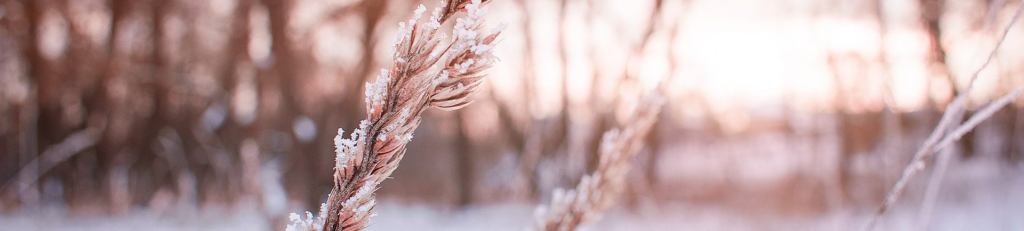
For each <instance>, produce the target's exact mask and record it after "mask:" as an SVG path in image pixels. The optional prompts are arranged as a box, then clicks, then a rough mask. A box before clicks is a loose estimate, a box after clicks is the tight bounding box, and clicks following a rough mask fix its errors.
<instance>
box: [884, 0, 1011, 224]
mask: <svg viewBox="0 0 1024 231" xmlns="http://www.w3.org/2000/svg"><path fill="white" fill-rule="evenodd" d="M1022 12H1024V5H1022V6H1020V7H1018V8H1017V11H1016V13H1014V15H1013V18H1012V19H1011V21H1010V23H1009V25H1007V26H1006V28H1005V29H1004V30H1003V31H1002V32H1003V33H1002V35H1001V37H1000V38H999V40H998V42H997V43H996V46H995V47H994V48H992V51H991V52H990V53H989V55H988V58H987V59H986V60H985V62H984V63H983V64H982V65H981V67H979V68H978V69H977V71H975V72H974V74H973V75H972V76H971V80H970V83H969V84H968V85H967V88H966V89H964V91H962V92H961V93H960V94H959V95H957V96H956V98H954V99H953V101H952V102H951V103H950V104H949V105H948V106H947V107H946V111H945V112H944V113H943V114H942V119H940V120H939V124H938V125H937V126H936V127H935V130H933V131H932V133H931V135H929V136H928V139H927V140H925V143H924V144H922V145H921V147H920V148H919V149H918V151H917V153H915V154H914V159H913V160H911V162H910V164H908V165H907V167H906V168H904V169H903V174H902V175H901V176H900V179H899V181H897V182H896V184H894V185H893V187H892V189H891V190H889V193H888V194H887V195H886V197H885V201H883V202H882V205H881V206H879V208H878V211H877V212H875V215H874V216H873V217H872V218H871V220H870V221H868V224H867V226H865V228H864V230H871V229H872V228H874V226H875V224H876V223H877V222H878V219H879V218H881V216H882V215H883V214H885V212H886V211H888V209H889V208H891V207H892V205H893V204H895V203H896V201H897V200H899V197H900V195H901V194H902V193H903V190H904V189H905V188H906V186H907V183H909V182H910V180H911V179H912V178H913V177H914V175H916V174H917V173H918V172H920V171H921V170H923V169H924V167H925V162H926V160H927V159H928V158H930V157H932V156H933V155H934V154H935V153H936V152H937V151H940V150H942V149H943V148H946V147H948V146H949V145H950V144H951V143H953V142H954V141H956V140H958V139H959V138H960V137H961V136H963V134H965V133H967V132H969V131H970V130H971V129H973V128H974V127H975V126H977V124H978V123H981V121H983V120H985V119H988V118H989V117H991V116H992V114H993V113H994V112H995V111H996V110H998V108H1001V107H1002V106H1005V105H1006V104H1009V102H1010V101H1012V100H1013V99H1015V98H1016V96H1017V95H1018V94H1020V92H1021V91H1022V89H1016V90H1014V91H1013V92H1011V93H1009V94H1007V95H1006V96H1004V97H1002V98H1000V99H999V100H996V101H995V102H994V103H992V104H990V105H989V107H986V108H985V109H983V110H982V111H980V112H979V113H977V114H976V115H974V116H972V117H971V118H970V119H969V120H968V121H967V122H966V123H964V124H961V125H959V126H957V127H956V129H950V128H952V126H954V125H955V124H958V123H959V122H958V121H960V120H959V119H957V118H962V117H961V116H960V115H961V114H962V113H963V112H964V105H965V104H966V102H967V96H968V95H970V92H971V89H972V88H973V87H974V82H975V80H976V79H977V78H978V74H979V73H981V71H982V70H984V69H985V68H986V67H988V65H989V63H991V62H992V60H993V58H995V55H996V51H998V50H999V47H1000V46H1002V44H1003V41H1005V40H1006V36H1007V34H1008V32H1009V31H1010V28H1012V27H1013V24H1014V23H1015V22H1016V21H1017V19H1018V18H1020V16H1021V13H1022ZM989 110H991V112H988V111H989ZM951 130H952V132H949V131H951Z"/></svg>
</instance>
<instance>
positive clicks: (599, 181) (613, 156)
mask: <svg viewBox="0 0 1024 231" xmlns="http://www.w3.org/2000/svg"><path fill="white" fill-rule="evenodd" d="M662 101H663V100H662V99H661V98H660V96H657V95H650V96H647V97H644V99H642V100H641V101H640V102H639V103H638V105H637V108H636V109H635V111H634V112H633V115H632V116H631V117H630V118H629V120H628V122H627V124H626V125H625V126H624V127H622V128H621V129H612V130H609V131H607V132H605V133H604V136H603V137H601V147H600V158H601V159H600V160H599V161H600V162H599V163H598V167H597V169H596V170H594V172H592V173H591V174H589V175H586V176H583V179H582V180H580V183H579V184H577V185H576V188H574V189H572V190H569V191H564V190H562V189H556V190H555V192H554V195H553V197H552V199H551V204H550V205H548V206H546V207H545V206H539V207H537V210H536V211H535V213H534V215H535V218H534V224H533V227H532V230H538V231H539V230H545V231H569V230H574V229H575V228H576V226H578V225H580V224H583V223H587V222H592V221H595V220H597V219H598V218H599V217H600V214H601V211H603V210H605V209H607V208H609V207H611V206H612V205H614V204H615V199H616V197H618V195H619V194H620V193H621V192H622V189H623V187H624V186H625V179H626V174H627V173H629V170H630V168H632V163H633V162H632V160H633V157H634V156H636V154H637V153H638V152H640V149H641V148H643V144H644V143H643V141H644V137H645V136H647V133H648V132H649V131H650V130H651V126H653V124H654V122H655V120H657V116H658V112H659V111H660V108H661V104H662Z"/></svg>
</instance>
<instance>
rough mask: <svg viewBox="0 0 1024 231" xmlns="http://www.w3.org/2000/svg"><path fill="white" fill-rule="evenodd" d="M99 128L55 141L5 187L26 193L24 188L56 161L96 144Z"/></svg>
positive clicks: (65, 158)
mask: <svg viewBox="0 0 1024 231" xmlns="http://www.w3.org/2000/svg"><path fill="white" fill-rule="evenodd" d="M100 133H101V132H100V129H97V128H86V129H84V130H81V131H78V132H75V133H72V134H71V135H69V136H68V137H67V138H64V140H63V141H61V142H60V143H57V144H55V145H53V146H52V147H50V148H49V149H47V150H46V151H44V152H43V154H41V155H39V157H38V158H36V159H33V160H32V161H30V162H28V164H26V165H25V167H22V168H21V170H20V171H18V174H17V175H15V177H14V178H11V181H10V182H8V183H7V184H5V185H4V188H5V189H13V190H14V192H15V193H18V194H22V193H26V190H28V189H29V188H31V186H32V185H35V183H36V181H38V180H39V177H40V176H42V175H43V173H46V172H47V171H50V169H52V168H53V167H56V166H57V164H58V163H60V162H63V161H64V160H67V159H68V158H71V157H72V156H75V154H78V153H81V152H82V150H85V149H86V148H89V147H92V146H93V145H96V142H98V141H99V137H100Z"/></svg>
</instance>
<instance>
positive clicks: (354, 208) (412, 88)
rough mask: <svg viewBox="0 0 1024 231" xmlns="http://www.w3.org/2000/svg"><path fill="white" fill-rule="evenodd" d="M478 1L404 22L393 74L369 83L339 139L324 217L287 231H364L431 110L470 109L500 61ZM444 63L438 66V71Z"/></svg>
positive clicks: (458, 0) (298, 220) (298, 221)
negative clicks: (448, 29) (357, 115)
mask: <svg viewBox="0 0 1024 231" xmlns="http://www.w3.org/2000/svg"><path fill="white" fill-rule="evenodd" d="M484 4H485V2H482V1H481V0H472V1H470V0H455V1H452V2H449V3H445V2H442V3H441V6H439V7H437V8H435V9H434V11H433V14H432V16H431V17H430V20H427V21H426V22H424V23H420V17H421V16H422V15H423V13H424V11H426V8H425V7H424V6H423V5H420V6H419V7H418V8H417V9H416V10H415V12H414V16H413V17H412V19H410V20H409V21H408V22H403V23H399V29H398V30H399V33H398V36H397V38H395V47H394V51H393V53H392V65H391V68H390V69H382V70H381V73H380V75H378V76H377V79H376V80H375V81H374V82H372V83H366V91H365V100H366V117H367V118H366V119H365V120H363V121H362V122H361V123H360V124H359V128H358V129H356V130H355V131H353V132H352V133H351V135H350V137H349V138H344V137H343V133H344V131H343V130H342V129H338V135H337V136H336V137H335V138H334V145H335V147H336V150H335V152H336V154H337V156H336V165H335V166H334V170H335V172H334V188H333V189H332V190H331V193H330V195H329V196H328V199H327V202H326V203H324V204H322V205H321V207H320V215H319V216H318V217H317V218H316V220H315V221H314V220H313V214H312V213H310V212H306V219H302V217H301V216H299V215H298V214H294V213H293V214H291V216H290V219H291V220H292V222H293V224H290V225H288V227H287V230H289V231H291V230H361V229H363V228H365V227H366V225H367V223H368V222H369V220H370V217H372V216H373V213H372V210H373V207H374V205H376V202H375V199H374V195H373V194H374V191H376V189H377V187H378V185H379V184H380V183H381V182H382V181H384V179H386V178H387V177H388V176H390V175H391V173H392V172H393V171H394V170H395V169H396V168H397V167H398V163H399V161H401V160H402V157H403V156H404V155H405V151H406V145H407V144H408V143H409V141H410V140H412V137H413V131H414V130H416V127H417V126H419V123H420V120H421V118H420V115H421V114H422V113H423V111H424V110H425V109H426V108H428V107H436V108H439V109H443V110H456V109H459V108H462V107H465V106H466V105H468V104H469V103H470V102H471V100H470V99H469V96H470V95H471V94H473V93H474V92H476V91H477V90H478V87H479V85H480V83H481V82H482V81H481V80H482V78H483V76H484V75H483V71H484V70H486V69H487V68H488V67H490V66H491V65H492V64H493V63H494V62H495V61H496V58H495V57H494V55H493V54H492V48H493V47H494V44H495V43H496V42H497V41H496V38H497V36H498V34H500V33H501V31H502V30H503V29H504V27H505V26H504V24H502V25H499V26H498V27H497V28H494V29H493V30H491V31H490V32H487V33H486V34H485V32H483V31H482V29H483V16H484V15H485V14H487V11H488V8H487V7H486V6H484ZM456 12H466V17H464V18H458V19H456V23H455V26H454V28H453V31H452V38H451V39H452V42H451V44H449V45H447V46H439V44H440V43H441V40H442V39H444V38H445V37H446V35H445V34H444V33H438V32H437V30H438V29H439V28H440V27H441V24H443V23H445V22H446V21H447V20H448V19H449V18H451V16H452V15H453V14H454V13H456ZM438 64H440V66H438Z"/></svg>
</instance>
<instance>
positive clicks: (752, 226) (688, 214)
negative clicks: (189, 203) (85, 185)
mask: <svg viewBox="0 0 1024 231" xmlns="http://www.w3.org/2000/svg"><path fill="white" fill-rule="evenodd" d="M950 167H951V169H950V171H949V173H948V175H947V176H950V177H949V178H948V179H947V181H946V182H945V184H944V186H943V188H942V193H941V194H940V197H939V204H938V205H937V206H936V209H935V210H934V212H933V214H934V216H933V217H932V218H931V221H932V222H931V224H930V225H929V230H1024V219H1022V216H1024V174H1022V173H1024V171H1021V170H1019V169H1017V170H1007V169H1005V168H1002V169H1000V168H999V167H996V166H994V165H993V164H992V163H991V162H987V161H973V160H972V161H966V162H956V163H953V164H952V165H951V166H950ZM924 179H926V178H923V177H919V178H918V179H917V180H918V181H923V180H924ZM915 191H917V192H915ZM921 194H923V193H921V192H920V188H917V189H911V190H910V191H908V194H907V196H906V198H904V199H903V200H901V201H900V202H901V203H900V204H899V205H898V206H897V207H896V208H895V209H894V210H892V211H891V212H890V213H888V214H886V216H885V217H884V218H883V219H882V220H881V223H880V224H879V227H878V229H876V230H916V229H917V227H918V224H917V221H918V210H919V208H920V204H921V203H920V201H921V200H920V196H919V195H921ZM533 210H534V205H532V204H526V203H503V204H502V203H499V204H489V205H477V206H471V207H469V208H464V209H450V208H438V207H435V206H430V205H424V204H410V203H404V202H397V201H393V200H384V201H383V202H382V203H381V204H380V205H379V206H378V207H377V210H376V211H377V213H378V216H377V217H375V218H374V219H373V220H372V221H371V225H370V227H369V230H517V231H518V230H523V228H525V227H526V226H528V225H529V224H530V222H531V219H532V214H533ZM871 211H873V208H868V207H865V208H862V209H841V210H836V211H830V212H825V213H820V214H814V215H798V216H790V215H778V214H752V213H750V212H743V211H735V210H732V209H729V208H725V207H723V206H716V205H715V204H713V203H711V204H709V203H703V204H701V205H694V204H689V203H687V202H667V203H657V204H656V203H640V204H639V205H638V206H636V207H634V208H625V207H624V206H618V207H615V208H614V209H612V210H611V211H609V212H608V213H606V214H605V216H604V218H603V219H602V220H600V221H599V222H597V223H594V224H591V225H587V226H585V227H582V228H581V230H860V229H861V228H863V226H864V224H865V223H866V221H867V219H868V217H869V216H870V215H871ZM263 214H264V213H261V212H259V211H257V210H256V209H251V208H250V209H245V208H243V209H235V210H234V211H233V212H225V210H222V209H204V210H194V209H193V210H177V211H174V212H163V213H159V214H158V213H156V212H152V211H147V210H138V211H135V212H130V213H127V214H124V215H116V216H105V215H83V214H76V215H74V216H69V215H68V214H67V213H66V212H63V210H62V209H59V208H50V209H43V210H40V211H35V212H28V211H24V212H18V213H14V214H4V215H0V230H280V229H283V226H282V227H275V226H276V225H272V222H271V221H268V220H267V219H265V218H264V217H265V216H264V215H263Z"/></svg>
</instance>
